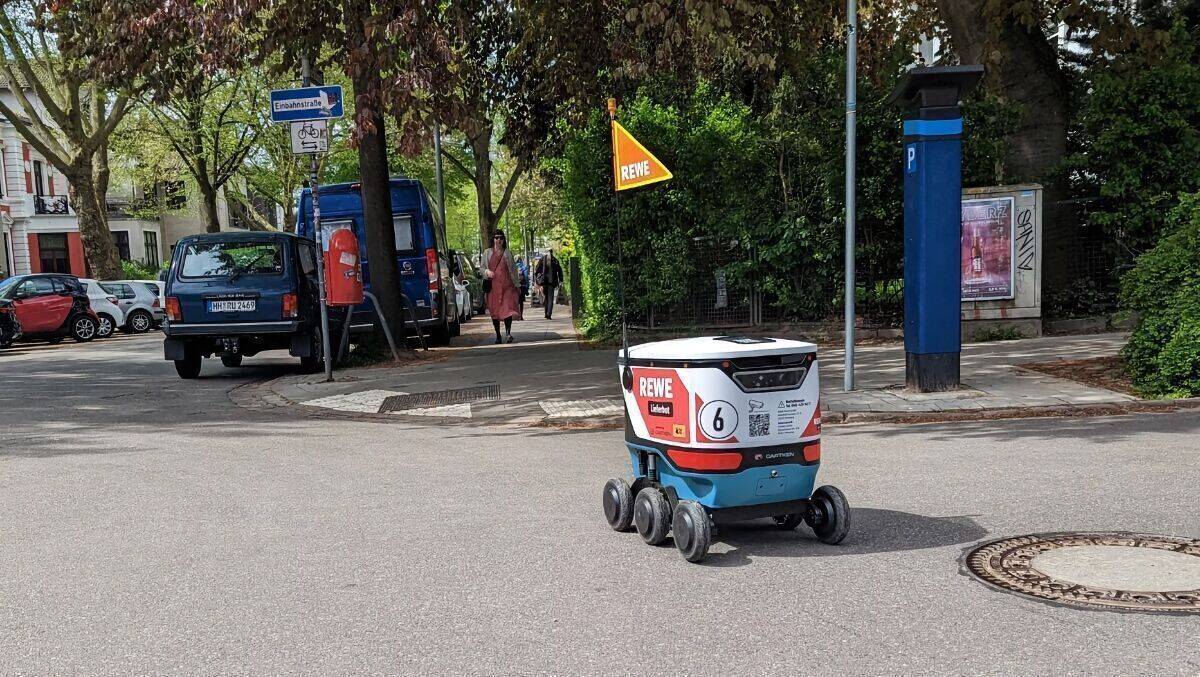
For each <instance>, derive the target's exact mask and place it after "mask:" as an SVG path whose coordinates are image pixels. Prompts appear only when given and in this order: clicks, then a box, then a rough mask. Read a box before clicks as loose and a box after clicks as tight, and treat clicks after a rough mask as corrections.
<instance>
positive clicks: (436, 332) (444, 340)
mask: <svg viewBox="0 0 1200 677" xmlns="http://www.w3.org/2000/svg"><path fill="white" fill-rule="evenodd" d="M425 338H426V339H427V340H428V341H429V342H430V343H431V344H433V345H435V346H448V345H450V323H449V322H443V323H441V324H439V325H437V326H436V327H434V328H433V329H432V330H431V331H430V332H429V335H428V336H426V337H425Z"/></svg>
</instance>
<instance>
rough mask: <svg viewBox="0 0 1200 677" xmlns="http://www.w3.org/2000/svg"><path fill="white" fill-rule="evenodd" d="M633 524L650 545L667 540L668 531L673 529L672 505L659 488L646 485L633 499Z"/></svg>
mask: <svg viewBox="0 0 1200 677" xmlns="http://www.w3.org/2000/svg"><path fill="white" fill-rule="evenodd" d="M633 526H634V527H636V528H637V532H638V534H639V535H641V537H642V540H643V541H645V542H646V543H647V544H649V545H658V544H659V543H662V542H663V541H665V540H667V532H668V531H670V530H671V506H670V504H668V503H667V497H666V496H663V494H662V492H661V491H659V490H658V489H657V488H655V487H646V488H644V489H642V490H641V491H639V492H638V495H637V498H636V499H634V501H633Z"/></svg>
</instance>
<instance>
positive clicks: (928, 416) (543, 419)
mask: <svg viewBox="0 0 1200 677" xmlns="http://www.w3.org/2000/svg"><path fill="white" fill-rule="evenodd" d="M280 378H286V377H280ZM275 380H277V379H264V380H260V381H252V382H250V383H245V384H242V385H239V386H236V387H235V388H233V389H231V390H230V391H229V399H230V400H231V401H232V402H233V403H234V404H236V405H237V406H239V407H242V408H244V409H251V410H257V411H270V410H275V409H287V410H288V413H289V414H292V415H295V416H302V417H304V418H314V419H336V420H347V421H371V422H381V423H408V424H419V423H418V422H417V421H412V420H410V419H407V418H401V417H397V416H395V415H392V414H371V413H361V412H347V411H339V410H336V409H322V408H320V407H307V406H304V405H302V404H301V403H299V402H296V401H294V400H291V399H288V398H287V397H284V396H283V395H280V394H279V393H277V392H275V391H274V390H272V388H271V384H272V383H273V382H274V381H275ZM1197 409H1200V397H1192V398H1185V399H1177V400H1138V401H1133V402H1119V403H1106V404H1078V405H1059V406H1048V407H1009V408H1003V409H957V410H948V411H927V412H870V411H836V410H827V411H824V412H822V413H821V420H822V422H823V423H825V424H827V425H844V424H854V423H893V424H910V425H916V424H924V423H951V422H956V421H967V422H975V421H999V420H1006V419H1018V418H1095V417H1099V416H1124V415H1127V414H1136V413H1152V414H1158V413H1170V412H1176V411H1185V410H1197ZM421 422H428V423H441V424H450V423H453V424H457V425H464V424H466V425H470V423H469V422H466V421H463V420H462V419H458V418H441V417H432V416H431V417H422V420H421ZM473 422H474V423H475V424H476V425H480V426H499V427H520V428H525V427H536V428H548V429H557V430H619V429H621V428H623V427H624V425H625V421H624V417H623V416H598V417H593V418H587V419H553V418H551V417H549V416H519V417H515V418H512V419H508V420H494V421H491V420H475V421H473Z"/></svg>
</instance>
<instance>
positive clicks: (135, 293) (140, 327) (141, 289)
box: [101, 280, 166, 334]
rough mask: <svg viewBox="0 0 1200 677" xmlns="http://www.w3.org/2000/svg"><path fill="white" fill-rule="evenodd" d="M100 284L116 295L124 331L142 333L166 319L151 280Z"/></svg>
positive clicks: (156, 288)
mask: <svg viewBox="0 0 1200 677" xmlns="http://www.w3.org/2000/svg"><path fill="white" fill-rule="evenodd" d="M101 286H102V287H104V289H105V290H106V291H108V293H110V294H112V295H113V296H115V297H117V305H118V306H120V307H121V310H122V311H124V313H125V326H124V327H123V329H124V330H125V331H127V332H130V333H133V334H142V333H145V332H147V331H150V330H151V329H153V328H155V327H157V326H158V325H160V324H162V321H163V320H164V319H166V313H165V312H164V311H163V307H162V300H161V299H160V297H159V291H158V287H157V286H156V284H155V283H154V282H153V281H152V280H116V281H115V282H104V283H102V284H101Z"/></svg>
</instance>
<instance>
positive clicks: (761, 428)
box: [750, 414, 771, 437]
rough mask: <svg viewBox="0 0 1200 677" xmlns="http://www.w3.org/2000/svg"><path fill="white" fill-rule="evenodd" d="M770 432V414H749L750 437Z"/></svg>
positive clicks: (764, 435)
mask: <svg viewBox="0 0 1200 677" xmlns="http://www.w3.org/2000/svg"><path fill="white" fill-rule="evenodd" d="M770 434H771V415H770V414H750V437H766V436H767V435H770Z"/></svg>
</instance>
